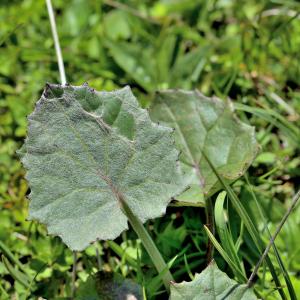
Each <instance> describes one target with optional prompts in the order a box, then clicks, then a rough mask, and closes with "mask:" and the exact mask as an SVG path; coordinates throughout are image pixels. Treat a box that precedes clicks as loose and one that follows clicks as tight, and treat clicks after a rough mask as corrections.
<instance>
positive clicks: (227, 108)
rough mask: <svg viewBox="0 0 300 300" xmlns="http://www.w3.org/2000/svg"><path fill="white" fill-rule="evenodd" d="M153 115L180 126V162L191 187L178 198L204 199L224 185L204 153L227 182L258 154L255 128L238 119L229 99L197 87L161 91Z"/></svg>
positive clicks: (197, 200) (156, 118)
mask: <svg viewBox="0 0 300 300" xmlns="http://www.w3.org/2000/svg"><path fill="white" fill-rule="evenodd" d="M151 116H152V118H153V119H155V120H156V121H160V122H162V123H163V124H166V125H168V126H171V127H174V128H175V129H176V133H175V139H176V143H177V146H178V148H179V149H180V150H181V151H182V154H181V155H180V161H181V163H182V168H183V169H184V170H185V171H186V172H187V174H189V177H190V186H191V188H190V189H189V190H188V191H186V192H185V193H183V194H182V195H181V196H180V197H178V198H176V199H177V200H180V201H183V202H190V203H197V202H203V201H204V197H203V196H210V195H212V194H214V193H215V192H217V191H218V190H219V189H220V188H221V187H222V185H221V183H220V182H219V180H218V178H217V177H216V175H215V174H214V172H213V170H212V169H211V167H210V166H209V164H208V163H207V161H206V159H204V157H203V152H204V153H205V154H206V156H207V157H208V158H209V159H210V161H211V162H213V164H214V166H215V167H216V169H217V171H218V173H219V174H220V175H221V176H222V178H224V180H226V181H227V182H232V181H233V180H236V179H237V178H239V177H240V176H242V175H243V174H244V172H245V171H246V169H247V168H248V167H249V165H250V164H251V163H252V161H253V159H254V158H255V156H256V154H257V151H258V144H257V142H256V140H255V131H254V127H251V126H249V125H247V124H245V123H242V122H241V121H240V120H238V119H237V117H236V116H235V115H234V113H233V109H232V106H231V104H230V102H228V101H227V102H225V101H221V100H220V99H218V98H215V97H213V98H208V97H205V96H204V95H202V94H201V93H199V92H198V91H197V90H195V91H184V90H167V91H163V92H159V93H157V97H156V101H155V102H154V105H153V107H152V109H151Z"/></svg>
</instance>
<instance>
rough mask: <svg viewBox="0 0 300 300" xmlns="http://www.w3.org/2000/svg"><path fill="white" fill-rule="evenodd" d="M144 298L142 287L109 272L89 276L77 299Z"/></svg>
mask: <svg viewBox="0 0 300 300" xmlns="http://www.w3.org/2000/svg"><path fill="white" fill-rule="evenodd" d="M102 299H105V300H124V299H128V300H129V299H130V300H142V299H143V293H142V289H141V287H140V286H139V285H138V284H136V283H135V282H133V281H132V280H130V279H125V278H123V277H122V276H121V275H119V274H117V273H115V274H113V273H109V272H103V271H102V272H98V273H96V274H95V275H92V276H89V278H88V279H87V281H86V282H84V283H83V284H81V285H80V287H79V289H78V291H77V297H76V300H102Z"/></svg>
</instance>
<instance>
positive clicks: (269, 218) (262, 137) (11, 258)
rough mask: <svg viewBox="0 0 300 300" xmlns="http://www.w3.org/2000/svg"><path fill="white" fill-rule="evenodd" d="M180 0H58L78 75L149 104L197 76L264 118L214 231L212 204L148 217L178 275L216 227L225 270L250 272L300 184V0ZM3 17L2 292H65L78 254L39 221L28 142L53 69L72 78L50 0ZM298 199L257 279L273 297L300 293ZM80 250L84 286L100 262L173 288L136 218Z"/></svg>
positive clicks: (194, 84)
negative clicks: (22, 155)
mask: <svg viewBox="0 0 300 300" xmlns="http://www.w3.org/2000/svg"><path fill="white" fill-rule="evenodd" d="M172 2H173V4H168V2H167V1H163V0H160V1H137V0H130V1H123V2H122V3H123V5H120V4H118V3H119V2H117V1H103V2H102V1H85V0H71V1H69V2H68V3H67V2H66V1H62V0H53V5H54V6H55V8H56V14H57V27H58V33H59V37H60V41H61V46H62V51H63V56H64V61H65V68H66V74H67V78H68V81H69V82H71V83H72V84H74V85H76V84H82V83H83V82H84V81H88V82H89V84H90V85H91V86H92V87H94V88H95V89H98V90H113V89H116V88H118V87H121V86H124V85H127V84H129V85H130V86H131V87H132V88H133V92H134V93H135V95H136V96H137V97H138V99H140V101H141V104H142V105H143V106H144V107H149V105H150V104H151V101H152V100H153V95H154V92H155V90H156V89H158V88H159V89H167V88H185V89H194V88H197V89H199V90H200V91H201V92H203V93H204V94H206V95H208V96H212V95H217V96H219V97H221V98H223V99H225V98H227V97H229V98H230V99H231V100H232V101H233V104H234V107H235V109H236V113H237V115H238V116H239V117H240V118H241V119H242V120H243V121H244V122H247V123H249V124H251V125H253V126H255V127H256V134H257V139H258V141H259V142H260V145H261V150H260V153H259V155H258V157H257V158H256V160H255V161H254V163H253V165H252V166H251V167H250V168H249V170H248V173H247V177H244V178H241V179H239V180H238V181H236V182H235V183H234V184H233V185H232V186H228V185H227V184H226V183H224V189H225V190H226V192H227V197H226V198H224V199H221V198H220V197H221V195H218V194H216V195H214V196H213V197H212V202H213V204H214V205H215V218H216V229H217V230H216V235H215V236H214V237H213V236H212V235H210V234H209V235H207V230H205V227H204V225H205V212H204V209H203V208H201V207H176V206H170V207H169V208H168V214H167V215H166V216H164V217H162V218H159V219H156V220H153V221H150V222H148V223H147V225H146V227H147V230H148V232H149V233H150V235H151V236H152V238H153V239H154V242H155V244H156V245H157V246H158V248H159V250H160V252H161V254H162V256H163V258H164V260H165V261H166V262H169V263H168V265H170V266H171V267H170V270H171V273H172V274H173V276H174V279H175V281H176V282H180V281H182V280H186V281H190V280H191V278H192V277H193V276H194V275H195V273H200V272H201V271H202V270H203V269H204V268H205V267H206V265H207V261H206V245H207V243H208V239H209V238H210V239H211V240H212V242H213V244H214V245H215V251H214V258H215V260H216V262H217V263H218V266H219V267H220V269H222V270H223V271H225V272H226V273H227V274H228V275H229V276H230V277H232V278H235V279H236V280H237V281H239V282H246V281H247V278H249V276H250V274H251V272H252V270H253V268H254V266H255V264H256V263H257V261H258V260H259V257H260V253H261V252H262V251H263V250H264V248H265V246H266V245H267V243H268V240H269V236H270V234H272V233H274V231H275V229H276V227H277V225H278V224H279V222H280V219H281V218H282V216H283V215H284V213H285V211H286V210H287V208H288V206H289V204H290V201H291V199H292V197H293V195H294V193H295V192H296V191H297V190H298V188H299V179H298V178H299V176H300V159H299V153H300V148H299V145H300V134H299V133H300V131H299V125H300V119H299V114H300V54H299V53H300V52H299V49H300V18H299V11H300V4H299V3H298V2H297V1H280V0H276V1H275V0H274V1H266V0H263V1H258V0H249V1H247V2H245V1H237V0H230V1H221V0H216V1H204V0H200V1H190V0H183V1H170V3H172ZM33 12H34V13H33ZM0 20H1V21H0V23H1V24H0V220H1V221H0V252H1V254H2V255H3V257H4V258H3V260H1V261H0V282H1V283H0V298H1V299H2V298H3V299H9V298H12V297H15V298H16V299H25V298H26V297H27V299H36V298H37V297H38V296H43V297H44V298H47V299H54V298H64V297H65V298H66V297H70V295H71V289H72V288H71V278H72V274H71V273H72V264H73V254H72V252H71V251H70V250H69V249H67V248H66V246H64V245H63V244H62V243H61V241H60V239H59V238H54V237H50V236H48V235H47V233H46V229H45V227H44V226H42V225H40V224H38V223H35V222H33V223H30V222H28V221H26V217H27V207H28V202H27V200H26V195H27V194H28V192H29V191H28V187H27V183H26V181H25V179H24V170H23V168H22V166H21V164H20V162H19V160H18V157H17V155H16V150H17V149H18V148H19V147H20V146H21V145H22V142H23V140H24V138H25V135H26V127H27V119H26V116H27V115H28V114H29V113H30V112H31V111H32V109H33V106H34V103H35V102H36V101H37V99H38V98H39V96H40V94H41V92H42V88H43V87H44V84H45V82H54V83H56V82H59V73H58V69H57V63H56V56H55V51H54V45H53V41H52V36H51V30H50V25H49V21H48V16H47V10H46V6H45V3H44V2H43V1H32V0H24V1H22V2H19V1H2V2H1V3H0ZM274 95H275V96H274ZM280 99H281V100H283V101H281V100H280ZM220 199H221V200H220ZM299 209H300V208H298V207H296V208H295V210H294V212H293V213H292V214H291V216H290V217H289V219H288V221H287V224H286V225H285V226H284V228H283V229H282V231H281V232H280V234H279V236H278V238H277V239H276V241H275V245H276V247H275V246H274V247H273V249H271V251H270V253H269V256H268V258H267V259H266V261H265V263H264V264H263V266H262V267H261V268H260V269H259V272H258V276H257V280H256V282H255V285H254V289H255V291H256V293H257V295H259V296H260V297H261V298H263V299H296V297H295V295H296V296H298V295H300V278H299V271H300V247H299V235H300V227H299V212H300V211H299ZM96 248H97V249H98V253H99V256H98V257H97V255H96ZM77 261H78V263H77V277H76V286H77V288H80V286H82V285H83V283H84V282H86V280H87V278H88V276H89V275H93V274H95V273H96V272H97V270H98V267H99V265H100V266H101V268H102V269H104V270H106V271H114V272H117V273H119V274H121V275H123V276H124V277H126V278H131V279H133V280H134V281H136V282H138V283H139V284H140V285H142V286H143V287H144V289H145V293H147V299H166V293H165V289H164V287H163V285H162V283H161V277H162V275H157V273H156V271H155V269H154V267H153V265H152V262H151V260H150V258H149V256H148V255H147V254H146V252H145V251H144V249H143V247H142V246H141V242H140V240H139V239H138V238H137V236H136V234H135V233H134V232H133V231H132V230H129V231H127V232H126V233H123V234H122V236H120V237H119V238H117V239H116V240H115V241H108V242H99V243H97V244H95V245H92V246H90V247H89V248H87V249H86V250H85V251H83V252H82V253H78V259H77ZM28 285H30V287H28ZM28 289H29V290H28Z"/></svg>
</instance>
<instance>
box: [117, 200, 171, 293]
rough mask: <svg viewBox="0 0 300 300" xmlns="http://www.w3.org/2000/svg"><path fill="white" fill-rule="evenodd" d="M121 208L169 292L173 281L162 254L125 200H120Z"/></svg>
mask: <svg viewBox="0 0 300 300" xmlns="http://www.w3.org/2000/svg"><path fill="white" fill-rule="evenodd" d="M122 208H123V211H124V213H125V215H126V216H127V218H128V220H129V223H130V224H131V226H132V228H133V230H134V231H135V232H136V234H137V235H138V237H139V238H140V239H141V241H142V243H143V245H144V247H145V249H146V251H147V252H148V254H149V256H150V258H151V260H152V262H153V264H154V266H155V268H156V270H157V272H158V273H159V274H160V273H162V274H163V275H162V280H163V283H164V285H165V287H166V289H167V291H168V292H169V290H170V282H171V281H174V278H173V276H172V274H171V273H170V271H169V268H168V266H167V264H166V262H165V261H164V259H163V257H162V255H161V254H160V252H159V250H158V249H157V247H156V245H155V244H154V242H153V240H152V238H151V236H150V234H149V233H148V231H147V230H146V229H145V227H144V225H143V224H142V222H141V221H140V220H139V219H138V218H137V217H136V216H135V215H134V213H133V211H132V210H131V209H130V207H129V206H128V205H127V204H126V202H125V201H123V202H122Z"/></svg>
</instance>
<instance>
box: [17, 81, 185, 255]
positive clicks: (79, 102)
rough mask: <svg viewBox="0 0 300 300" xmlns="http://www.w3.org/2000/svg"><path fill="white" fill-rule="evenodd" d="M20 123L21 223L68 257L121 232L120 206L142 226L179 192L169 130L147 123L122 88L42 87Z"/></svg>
mask: <svg viewBox="0 0 300 300" xmlns="http://www.w3.org/2000/svg"><path fill="white" fill-rule="evenodd" d="M28 120H29V130H28V138H27V139H26V142H25V146H24V147H23V149H22V151H21V152H23V157H22V162H23V164H24V166H25V168H26V169H27V175H26V178H27V180H28V182H29V185H30V188H31V194H30V199H31V201H30V212H29V217H30V219H37V220H39V221H40V222H42V223H44V224H46V225H47V227H48V232H49V233H50V234H55V235H59V236H60V237H61V238H62V239H63V241H64V242H65V243H66V244H67V245H68V246H69V247H70V248H72V249H73V250H82V249H84V248H85V247H86V246H88V244H89V243H91V242H93V241H95V240H96V239H102V240H106V239H114V238H116V237H117V236H118V235H119V234H120V233H121V232H122V231H123V230H125V229H127V218H126V216H125V215H124V213H123V211H122V205H123V203H124V202H126V203H127V205H128V206H129V207H130V208H131V210H132V211H133V213H134V214H135V215H136V216H137V217H138V218H139V219H140V220H141V221H142V222H145V221H146V220H148V219H151V218H155V217H158V216H161V215H163V214H164V212H165V209H166V206H167V204H168V203H169V201H170V199H171V197H172V196H174V195H176V194H178V193H180V192H181V191H182V190H183V188H184V186H183V182H182V181H181V176H180V174H179V170H178V168H177V165H176V160H177V157H178V151H177V150H176V149H175V146H174V141H173V137H172V131H173V130H172V129H171V128H168V127H164V126H160V125H157V124H155V123H152V122H151V120H150V118H149V115H148V112H147V111H146V110H144V109H141V108H140V107H139V105H138V102H137V100H136V99H135V97H134V96H133V94H132V93H131V90H130V88H129V87H126V88H124V89H122V90H118V91H114V92H96V91H94V90H93V89H91V88H89V87H88V86H87V85H83V86H79V87H74V86H60V85H47V87H46V89H45V91H44V93H43V95H42V97H41V99H40V100H39V101H38V103H37V105H36V108H35V110H34V112H33V113H32V114H31V115H30V116H29V118H28Z"/></svg>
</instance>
